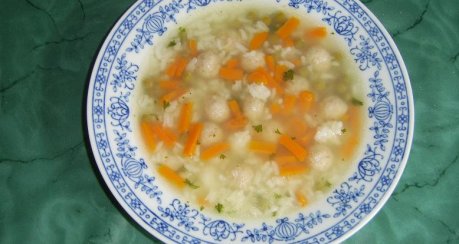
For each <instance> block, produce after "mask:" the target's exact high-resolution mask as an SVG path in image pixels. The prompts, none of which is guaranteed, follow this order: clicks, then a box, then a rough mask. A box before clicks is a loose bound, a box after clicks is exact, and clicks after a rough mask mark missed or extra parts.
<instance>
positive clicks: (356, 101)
mask: <svg viewBox="0 0 459 244" xmlns="http://www.w3.org/2000/svg"><path fill="white" fill-rule="evenodd" d="M351 102H352V104H353V105H355V106H363V102H362V101H360V100H359V99H357V98H355V97H353V98H352V100H351Z"/></svg>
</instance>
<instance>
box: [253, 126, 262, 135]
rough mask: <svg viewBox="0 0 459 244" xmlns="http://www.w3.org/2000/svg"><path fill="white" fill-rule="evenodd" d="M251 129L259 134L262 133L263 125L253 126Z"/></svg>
mask: <svg viewBox="0 0 459 244" xmlns="http://www.w3.org/2000/svg"><path fill="white" fill-rule="evenodd" d="M252 128H253V129H254V130H255V131H256V132H257V133H260V132H262V131H263V125H262V124H259V125H254V126H252Z"/></svg>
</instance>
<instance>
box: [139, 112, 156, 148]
mask: <svg viewBox="0 0 459 244" xmlns="http://www.w3.org/2000/svg"><path fill="white" fill-rule="evenodd" d="M140 131H141V134H142V137H143V140H144V142H145V144H146V146H147V149H148V151H149V152H153V151H154V150H155V149H156V136H155V133H154V131H153V129H152V126H151V122H148V121H145V120H142V122H140Z"/></svg>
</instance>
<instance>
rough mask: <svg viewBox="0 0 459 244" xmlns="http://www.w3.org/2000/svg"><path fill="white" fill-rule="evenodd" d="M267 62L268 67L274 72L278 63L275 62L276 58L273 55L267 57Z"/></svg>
mask: <svg viewBox="0 0 459 244" xmlns="http://www.w3.org/2000/svg"><path fill="white" fill-rule="evenodd" d="M265 62H266V65H268V69H269V70H271V71H274V69H275V68H276V61H275V60H274V57H273V56H272V55H266V56H265Z"/></svg>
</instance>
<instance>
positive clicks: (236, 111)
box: [228, 99, 244, 118]
mask: <svg viewBox="0 0 459 244" xmlns="http://www.w3.org/2000/svg"><path fill="white" fill-rule="evenodd" d="M228 106H229V107H230V110H231V113H232V114H233V116H234V117H236V118H243V117H244V116H243V115H242V112H241V108H240V107H239V104H238V103H237V101H236V100H234V99H233V100H230V101H229V102H228Z"/></svg>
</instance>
